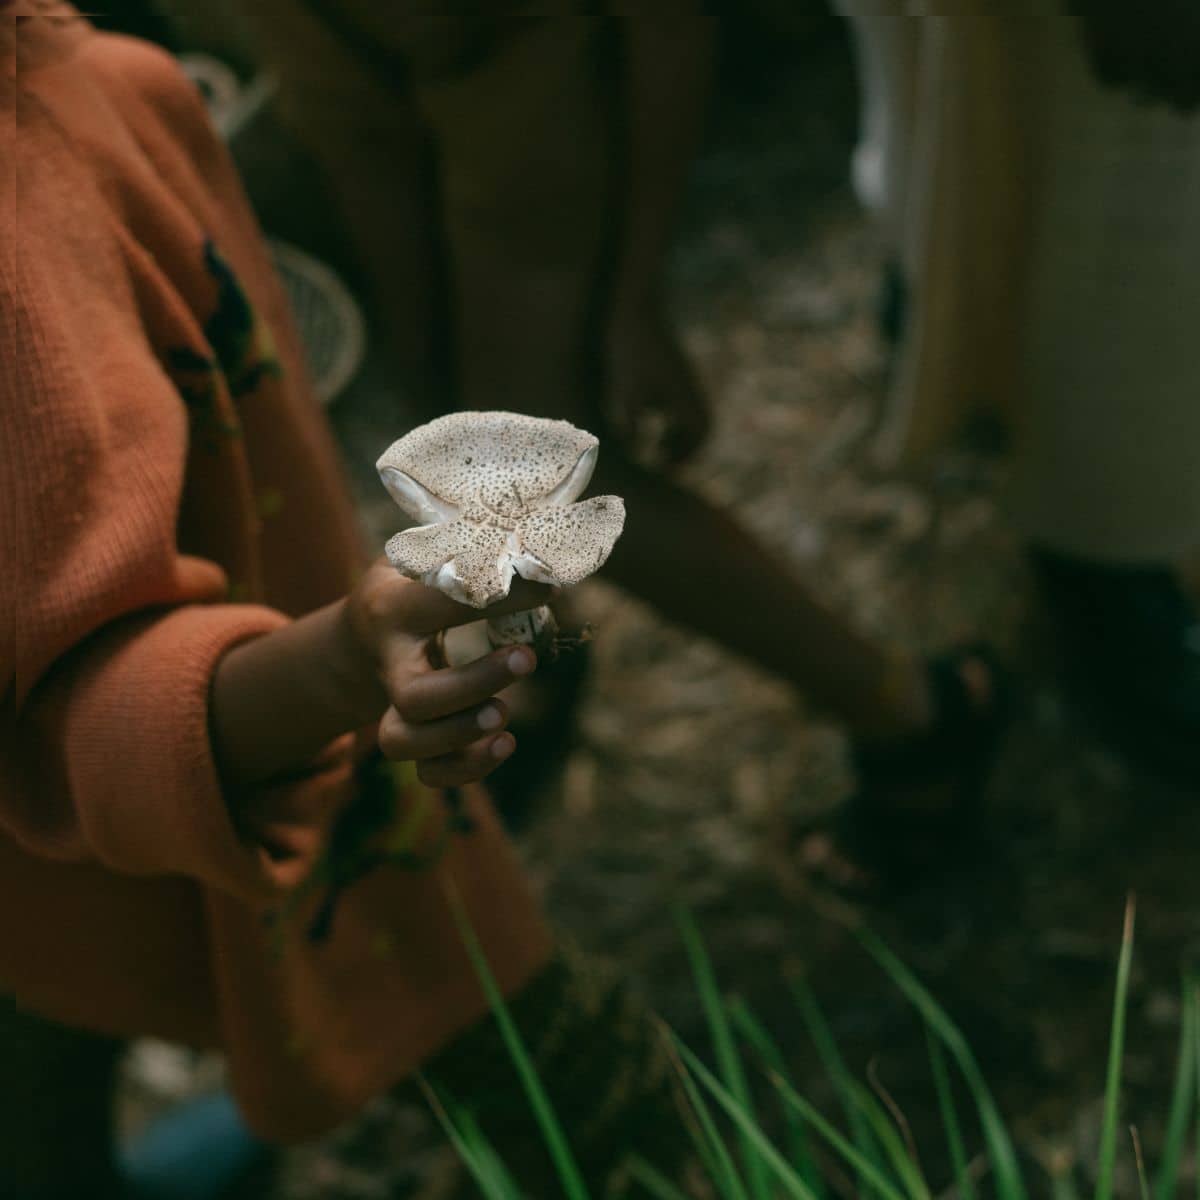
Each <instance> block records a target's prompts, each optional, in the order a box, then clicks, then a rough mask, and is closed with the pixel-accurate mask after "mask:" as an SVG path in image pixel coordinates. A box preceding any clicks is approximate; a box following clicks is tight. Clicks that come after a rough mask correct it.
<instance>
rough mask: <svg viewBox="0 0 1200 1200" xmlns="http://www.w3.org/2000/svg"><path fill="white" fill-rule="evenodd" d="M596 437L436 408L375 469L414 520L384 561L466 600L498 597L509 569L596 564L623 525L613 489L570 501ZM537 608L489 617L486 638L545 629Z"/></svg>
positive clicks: (515, 418)
mask: <svg viewBox="0 0 1200 1200" xmlns="http://www.w3.org/2000/svg"><path fill="white" fill-rule="evenodd" d="M598 451H599V441H598V440H597V439H596V438H595V437H594V436H593V435H592V434H590V433H587V432H586V431H584V430H582V429H577V428H576V427H575V426H574V425H572V424H570V422H568V421H552V420H545V419H541V418H537V417H528V416H523V415H521V414H519V413H510V412H463V413H452V414H450V415H449V416H445V417H439V418H438V419H437V420H436V421H431V422H430V423H429V424H427V425H422V426H420V427H419V428H417V429H414V430H412V432H410V433H408V434H406V435H405V436H404V437H402V438H401V439H400V440H399V441H397V442H395V443H393V444H392V445H391V446H390V447H389V448H388V450H387V451H386V452H385V453H384V454H383V456H382V457H381V458H380V459H379V462H378V463H377V467H378V470H379V476H380V479H381V480H382V481H383V485H384V487H386V488H387V490H388V492H389V493H390V494H391V496H392V498H393V499H394V500H395V501H396V503H397V504H398V505H399V506H400V507H401V508H402V509H403V510H404V511H405V512H406V513H408V515H409V516H411V517H414V518H415V519H416V520H418V521H420V522H422V523H421V524H420V525H418V526H416V527H415V528H412V529H406V530H404V531H403V532H402V533H398V534H396V535H395V536H394V537H393V538H391V539H390V540H389V541H388V544H387V547H386V553H387V557H388V561H389V562H391V564H392V566H394V567H395V568H396V570H398V571H399V572H400V573H401V574H402V575H405V576H407V577H408V578H410V579H416V580H419V581H420V582H421V583H424V584H426V585H427V586H429V587H432V588H436V589H437V590H438V591H441V592H444V593H445V594H446V595H447V596H450V597H451V598H452V599H454V600H457V601H459V602H460V603H462V604H467V605H470V606H471V607H472V608H480V609H482V608H486V607H488V606H489V605H491V604H495V603H496V602H497V601H499V600H502V599H503V598H504V597H506V596H507V595H508V591H509V587H510V586H511V584H512V581H513V577H514V575H519V576H521V577H522V578H523V579H528V580H531V581H533V582H535V583H547V584H551V585H553V586H555V587H570V586H572V585H573V584H576V583H580V582H582V581H583V580H584V579H586V578H587V577H588V576H589V575H591V574H592V573H593V572H594V571H596V570H598V569H599V568H600V567H601V566H603V565H604V562H605V560H606V559H607V558H608V556H609V554H610V553H611V552H612V548H613V545H614V544H615V543H616V540H617V538H618V537H620V535H621V531H622V529H623V528H624V525H625V505H624V502H623V501H622V500H621V499H620V498H619V497H617V496H595V497H593V498H592V499H590V500H585V501H583V502H581V503H575V500H576V497H578V496H579V495H580V493H581V492H582V491H583V489H584V488H585V487H586V486H587V483H588V480H589V479H590V478H591V475H592V471H593V470H594V469H595V465H596V456H597V454H598ZM553 628H554V626H553V618H552V617H551V615H550V613H549V610H548V609H545V608H539V609H533V610H529V611H528V612H526V613H518V614H516V615H515V616H509V617H504V618H493V619H491V620H489V622H488V634H489V637H490V638H491V639H492V642H493V644H494V645H504V644H510V643H516V642H534V641H536V640H538V639H539V638H542V637H545V636H547V634H548V633H549V635H550V636H552V633H553Z"/></svg>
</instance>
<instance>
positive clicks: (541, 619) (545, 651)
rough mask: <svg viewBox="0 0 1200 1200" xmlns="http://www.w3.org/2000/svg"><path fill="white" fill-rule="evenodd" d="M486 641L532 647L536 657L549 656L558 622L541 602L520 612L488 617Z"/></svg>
mask: <svg viewBox="0 0 1200 1200" xmlns="http://www.w3.org/2000/svg"><path fill="white" fill-rule="evenodd" d="M487 635H488V641H489V642H491V644H492V646H493V647H495V648H496V649H499V648H500V647H501V646H532V647H533V649H534V651H535V652H536V654H537V655H538V657H539V658H545V659H553V658H554V657H555V655H556V653H557V641H558V621H556V620H555V618H554V613H553V612H552V611H551V609H550V608H549V607H548V606H547V605H545V604H543V605H541V606H540V607H538V608H527V609H525V611H524V612H517V613H509V614H508V615H507V616H503V617H492V618H491V619H490V620H489V621H488V623H487Z"/></svg>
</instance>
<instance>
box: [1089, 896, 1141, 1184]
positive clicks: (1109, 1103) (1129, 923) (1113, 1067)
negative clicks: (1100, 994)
mask: <svg viewBox="0 0 1200 1200" xmlns="http://www.w3.org/2000/svg"><path fill="white" fill-rule="evenodd" d="M1133 918H1134V903H1133V897H1132V896H1131V897H1130V898H1129V899H1128V900H1127V901H1126V902H1125V925H1124V929H1123V931H1122V934H1121V953H1120V956H1119V957H1118V959H1117V988H1116V995H1115V996H1114V998H1113V1015H1112V1028H1111V1031H1110V1034H1109V1045H1108V1071H1107V1076H1106V1079H1105V1083H1104V1121H1103V1124H1102V1125H1101V1127H1100V1161H1099V1165H1098V1167H1097V1171H1096V1200H1112V1191H1113V1165H1114V1163H1115V1161H1116V1155H1117V1113H1118V1110H1119V1108H1120V1104H1121V1064H1122V1062H1123V1060H1124V1057H1125V1012H1126V1008H1127V1006H1128V1001H1129V971H1130V968H1131V966H1132V963H1133Z"/></svg>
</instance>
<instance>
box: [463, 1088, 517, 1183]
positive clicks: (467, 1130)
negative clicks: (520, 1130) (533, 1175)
mask: <svg viewBox="0 0 1200 1200" xmlns="http://www.w3.org/2000/svg"><path fill="white" fill-rule="evenodd" d="M456 1119H457V1123H458V1127H459V1129H460V1130H461V1131H462V1136H463V1140H464V1141H465V1142H466V1143H467V1145H468V1146H469V1147H470V1148H471V1153H472V1154H473V1155H474V1156H475V1160H476V1162H478V1163H479V1165H480V1166H481V1167H482V1168H483V1170H484V1171H485V1172H486V1173H487V1176H488V1178H489V1179H490V1180H491V1181H492V1182H493V1183H494V1185H495V1194H496V1195H497V1196H503V1197H504V1198H505V1200H521V1189H520V1188H519V1187H518V1186H517V1184H516V1181H515V1180H514V1179H513V1177H512V1176H511V1175H510V1174H509V1173H508V1168H507V1167H506V1166H505V1165H504V1164H503V1163H502V1162H501V1161H500V1159H499V1157H498V1155H497V1154H496V1151H495V1150H494V1149H493V1148H492V1144H491V1142H489V1141H488V1140H487V1137H486V1135H485V1134H484V1132H483V1130H481V1129H480V1128H479V1124H478V1122H477V1121H476V1120H475V1114H474V1113H472V1112H471V1111H470V1110H469V1109H464V1110H462V1111H460V1112H459V1113H458V1116H457V1118H456Z"/></svg>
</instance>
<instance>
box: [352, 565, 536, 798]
mask: <svg viewBox="0 0 1200 1200" xmlns="http://www.w3.org/2000/svg"><path fill="white" fill-rule="evenodd" d="M548 594H549V589H547V588H545V587H540V586H538V585H535V584H529V583H525V582H524V581H518V582H517V583H516V584H515V585H514V586H513V589H512V592H511V594H510V595H509V597H508V598H507V599H506V600H504V601H502V602H501V603H500V604H497V605H493V606H492V607H491V608H489V609H485V610H480V609H473V608H468V607H467V606H465V605H462V604H458V603H456V602H455V601H453V600H451V599H449V598H448V597H446V596H444V595H442V594H441V593H440V592H437V591H434V590H433V589H432V588H427V587H424V586H422V585H421V584H418V583H414V582H413V581H412V580H409V579H405V578H404V577H403V576H401V575H399V574H398V573H397V572H396V570H395V568H393V567H392V566H390V565H389V564H388V562H387V560H386V559H379V560H378V561H377V562H375V563H374V564H373V565H372V566H371V567H370V569H369V570H368V571H367V573H366V575H364V577H363V579H362V580H361V581H360V582H359V584H358V586H357V587H356V588H355V589H354V591H353V592H352V593H351V594H350V596H349V597H347V600H346V610H345V611H346V619H347V623H348V625H349V627H350V630H351V631H352V634H353V636H354V638H355V641H356V642H357V644H358V645H359V647H360V648H361V649H362V650H363V651H364V652H365V653H366V655H367V656H368V657H369V658H370V659H371V660H372V661H373V663H374V668H375V672H376V675H377V677H378V679H379V680H380V682H381V684H382V686H383V690H384V692H385V693H386V699H387V703H388V706H389V707H388V708H387V711H386V713H385V714H384V716H383V720H382V721H381V723H380V726H379V745H380V748H381V749H382V751H383V753H384V754H385V755H386V756H387V757H388V758H391V759H396V760H398V761H404V762H408V761H411V762H415V763H416V764H417V774H418V776H419V778H420V779H421V781H422V782H423V783H425V784H427V785H429V786H430V787H461V786H462V785H463V784H467V783H471V782H474V781H475V780H479V779H482V778H483V777H484V776H486V775H487V774H489V773H490V772H491V771H492V770H494V769H495V768H496V767H497V766H499V765H500V763H501V762H503V761H504V760H505V759H506V758H508V756H509V755H510V754H512V752H513V750H514V749H515V748H516V742H515V740H514V739H513V736H512V734H511V733H508V732H506V731H505V729H504V726H505V724H506V723H507V721H508V710H507V708H506V707H505V705H504V702H503V701H502V700H500V699H498V698H497V696H496V693H497V692H500V691H502V690H503V689H504V688H506V687H508V686H509V685H510V684H512V683H513V682H515V681H516V680H517V679H519V678H521V677H522V676H525V675H529V674H530V673H531V672H532V671H533V670H534V668H535V667H536V666H537V658H536V655H535V654H534V652H533V650H532V649H531V648H530V647H528V646H509V647H506V648H504V649H501V650H496V651H494V652H493V653H491V654H488V655H485V656H484V657H483V658H480V659H477V660H476V661H475V662H472V663H468V664H466V665H465V666H461V667H445V666H441V665H440V647H439V644H438V635H439V634H440V633H441V632H442V631H443V630H445V629H448V628H451V627H452V626H455V625H465V624H468V623H470V622H472V621H478V620H481V619H482V618H483V617H485V616H489V615H499V614H501V613H505V612H520V611H521V610H523V609H527V608H534V607H537V606H538V605H539V604H543V603H545V601H546V598H547V596H548Z"/></svg>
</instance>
